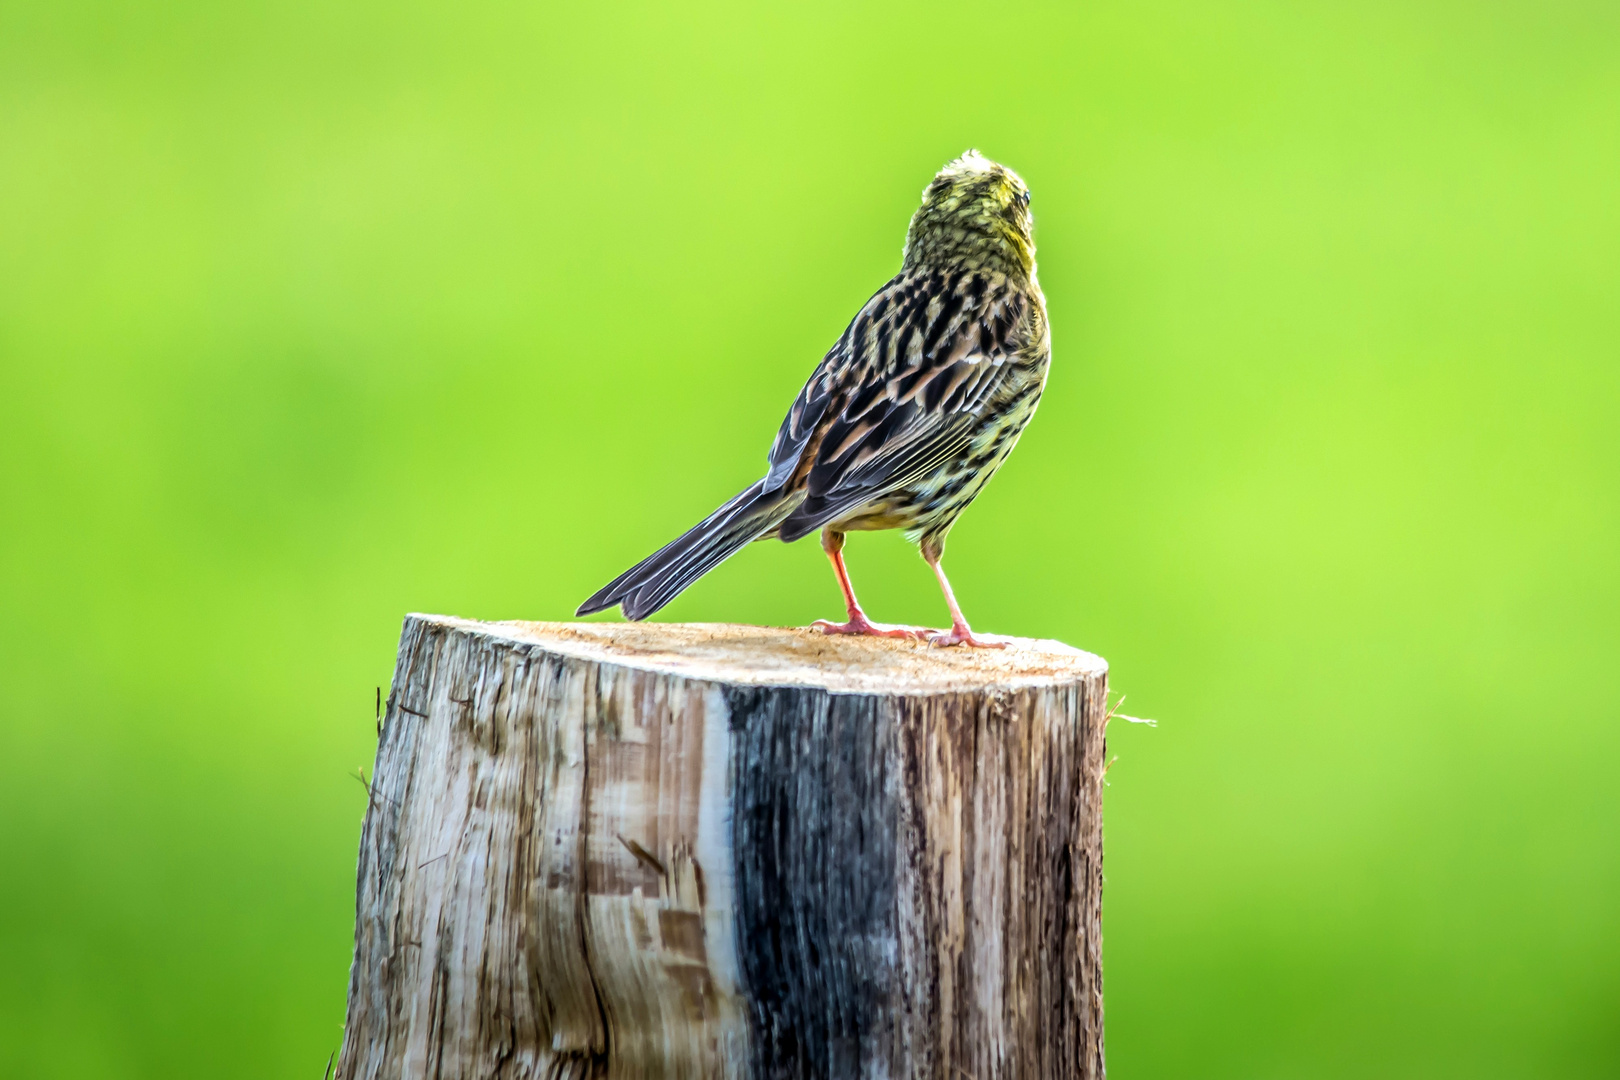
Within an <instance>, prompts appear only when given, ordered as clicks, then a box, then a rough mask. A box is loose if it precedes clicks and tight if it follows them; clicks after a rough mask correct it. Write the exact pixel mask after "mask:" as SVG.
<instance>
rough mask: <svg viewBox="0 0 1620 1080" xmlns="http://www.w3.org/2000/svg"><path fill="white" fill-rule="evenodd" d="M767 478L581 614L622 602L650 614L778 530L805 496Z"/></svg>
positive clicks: (619, 580) (640, 615)
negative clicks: (772, 486) (769, 484)
mask: <svg viewBox="0 0 1620 1080" xmlns="http://www.w3.org/2000/svg"><path fill="white" fill-rule="evenodd" d="M764 486H765V482H764V481H763V480H759V481H756V482H755V483H753V484H751V485H749V486H748V487H746V488H744V489H743V490H742V491H740V492H738V493H737V495H736V496H735V497H734V498H732V499H731V500H730V501H728V502H727V503H726V504H725V505H724V506H722V507H720V509H718V510H716V511H715V512H714V513H712V514H710V515H709V516H708V517H706V518H704V519H703V520H702V521H700V522H698V523H697V524H696V525H694V526H692V528H690V529H688V530H687V531H686V532H685V533H683V534H682V535H681V536H679V537H677V538H676V539H674V540H672V541H670V542H669V543H668V544H665V545H664V546H663V547H662V548H659V549H658V550H657V551H655V552H653V553H652V554H651V555H649V556H647V557H646V558H645V559H643V560H641V562H639V563H637V564H636V565H634V566H632V567H631V568H630V569H628V570H626V571H625V572H624V573H622V574H620V575H619V576H618V577H616V578H614V579H613V580H612V581H610V582H608V583H607V584H606V585H604V586H603V587H602V589H601V590H600V591H599V592H598V593H597V594H596V595H595V596H592V597H591V598H590V599H589V600H587V601H585V602H584V603H583V604H581V605H579V610H578V611H577V612H575V614H576V615H589V614H591V613H592V612H594V611H605V610H607V609H608V608H610V607H612V606H614V605H615V604H617V605H618V606H619V607H620V608H621V609H622V610H623V611H624V617H625V618H627V619H631V620H640V619H645V618H646V617H647V616H649V615H651V614H652V613H653V612H655V611H657V610H658V609H659V608H661V607H663V606H664V605H665V604H667V603H669V602H670V601H671V600H673V599H675V597H676V596H678V595H680V593H681V591H682V590H684V589H685V588H686V587H687V586H688V585H690V584H692V583H693V582H694V581H696V580H697V579H698V578H700V577H702V576H703V575H704V574H707V573H708V572H709V571H710V570H713V569H714V568H715V567H716V566H719V565H720V564H721V563H722V562H725V561H726V560H727V559H729V558H730V557H731V556H733V555H735V554H736V553H737V552H739V551H741V550H742V549H743V548H744V547H746V546H747V545H748V544H749V543H750V542H752V541H754V540H757V539H759V538H760V537H761V536H763V535H764V534H765V533H768V532H770V531H771V530H772V529H774V528H775V527H776V526H777V525H778V524H779V523H780V522H781V520H782V519H783V518H785V517H787V516H788V515H789V514H790V513H792V512H793V510H794V508H795V507H796V506H797V505H798V504H799V502H800V501H801V499H802V495H797V494H788V493H785V492H782V491H780V490H778V491H772V492H766V491H764Z"/></svg>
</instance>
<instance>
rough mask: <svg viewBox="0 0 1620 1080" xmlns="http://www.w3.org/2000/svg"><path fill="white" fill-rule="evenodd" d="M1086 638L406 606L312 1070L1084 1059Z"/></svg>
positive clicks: (1075, 1064) (846, 1072)
mask: <svg viewBox="0 0 1620 1080" xmlns="http://www.w3.org/2000/svg"><path fill="white" fill-rule="evenodd" d="M1106 683H1107V667H1106V665H1105V664H1104V663H1103V661H1102V660H1100V659H1098V658H1097V657H1095V656H1092V655H1090V654H1087V653H1082V652H1079V651H1077V650H1074V649H1071V648H1069V647H1068V646H1065V645H1061V644H1058V643H1056V642H1050V641H1017V642H1015V643H1014V646H1013V647H1012V648H1008V649H1005V650H998V651H990V650H971V649H961V648H956V649H938V648H929V647H927V646H925V645H921V644H918V643H915V642H906V641H892V640H887V639H873V638H829V637H823V636H821V635H819V634H817V633H814V632H810V631H806V630H786V629H766V628H762V627H753V626H727V625H693V624H688V625H677V624H667V623H665V624H645V623H644V624H622V623H571V624H562V623H474V622H466V621H463V620H460V619H451V618H441V617H435V616H427V615H412V616H410V617H408V618H407V619H406V620H405V629H404V633H403V634H402V635H401V638H400V647H399V661H398V666H397V667H396V668H395V671H394V683H393V692H392V693H391V694H390V695H389V699H388V712H387V716H386V722H385V726H384V728H383V730H382V738H381V742H380V744H379V746H378V749H377V764H376V773H375V776H374V778H373V780H372V783H371V788H370V793H371V803H370V807H369V809H368V810H367V812H366V818H365V826H364V829H363V832H362V834H361V843H360V869H359V896H358V901H357V917H356V926H355V951H354V966H353V969H352V972H351V975H350V981H349V1012H348V1024H347V1029H346V1031H345V1034H344V1042H343V1050H342V1054H341V1057H340V1060H339V1065H338V1070H337V1075H338V1076H339V1077H342V1078H344V1080H361V1078H364V1080H373V1078H389V1080H394V1078H406V1080H415V1078H419V1077H435V1078H443V1080H452V1078H466V1080H474V1078H476V1080H485V1078H495V1077H499V1078H520V1077H521V1078H530V1077H533V1078H541V1077H545V1078H563V1077H568V1078H581V1080H583V1078H586V1077H593V1078H594V1077H611V1078H615V1080H618V1078H655V1077H656V1078H662V1077H670V1078H693V1080H698V1078H703V1080H707V1078H717V1080H718V1078H725V1080H778V1078H780V1080H789V1078H791V1080H801V1078H815V1080H823V1078H824V1080H878V1078H892V1080H900V1078H906V1080H911V1078H928V1080H1078V1078H1086V1080H1093V1078H1098V1080H1100V1078H1101V1077H1102V1076H1103V1037H1102V967H1101V954H1100V946H1101V941H1100V931H1101V906H1102V819H1101V797H1102V788H1101V781H1102V771H1103V724H1104V715H1105V704H1104V695H1105V687H1106Z"/></svg>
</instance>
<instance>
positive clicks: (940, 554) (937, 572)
mask: <svg viewBox="0 0 1620 1080" xmlns="http://www.w3.org/2000/svg"><path fill="white" fill-rule="evenodd" d="M944 555H945V550H944V546H943V545H942V544H939V543H937V542H932V541H928V540H925V541H923V545H922V557H923V558H924V559H925V560H927V562H928V565H929V566H931V567H933V568H934V576H935V577H936V578H938V579H939V591H940V592H942V593H944V594H945V603H946V605H947V606H948V607H949V608H950V609H951V628H950V629H949V630H939V631H936V632H934V633H931V634H929V635H928V636H927V638H926V640H927V642H928V643H929V644H930V645H971V646H973V647H974V648H978V649H1005V648H1006V647H1007V643H1006V642H1005V641H1000V640H998V639H996V638H993V637H989V636H986V635H980V634H975V633H974V632H973V628H972V627H971V626H969V625H968V621H967V616H965V615H963V614H962V608H961V607H960V606H959V605H958V604H957V602H956V594H955V593H953V592H952V591H951V581H950V579H949V578H947V577H946V576H945V567H944V566H942V565H941V561H942V560H943V558H944Z"/></svg>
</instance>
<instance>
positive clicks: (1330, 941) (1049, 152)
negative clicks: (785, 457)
mask: <svg viewBox="0 0 1620 1080" xmlns="http://www.w3.org/2000/svg"><path fill="white" fill-rule="evenodd" d="M970 145H971V146H978V147H979V148H981V149H982V150H984V151H985V152H986V153H987V154H990V155H992V156H994V157H997V158H1000V159H1002V160H1004V161H1006V162H1008V163H1009V164H1011V165H1012V166H1014V167H1015V168H1017V169H1018V170H1020V171H1021V172H1022V173H1023V175H1024V176H1025V177H1026V178H1027V179H1028V180H1029V182H1030V184H1031V186H1032V188H1033V189H1034V192H1035V204H1034V209H1035V212H1036V219H1037V230H1038V240H1039V243H1040V245H1041V247H1040V255H1041V268H1042V282H1043V284H1044V285H1045V288H1046V291H1047V295H1048V297H1049V300H1050V304H1051V313H1052V321H1053V326H1054V346H1055V360H1054V366H1053V372H1052V377H1051V383H1050V386H1049V389H1048V393H1047V397H1046V400H1045V402H1044V403H1043V405H1042V409H1041V414H1040V415H1039V416H1038V417H1037V418H1036V420H1035V422H1034V424H1033V426H1032V427H1031V428H1030V431H1029V433H1028V434H1027V435H1026V437H1025V439H1024V442H1023V445H1022V447H1021V448H1020V449H1019V451H1018V452H1017V453H1016V454H1015V455H1014V456H1013V458H1012V460H1011V463H1010V464H1009V466H1008V467H1007V469H1006V470H1004V472H1003V474H1002V475H1001V476H1000V477H999V478H998V479H997V481H996V483H995V484H993V485H992V486H991V488H990V489H989V491H988V493H987V494H986V495H985V497H984V498H982V499H981V500H980V501H979V502H978V504H977V505H976V506H975V507H974V508H973V509H972V510H971V511H969V513H968V514H967V515H966V516H965V517H964V518H963V520H962V523H961V524H960V525H959V527H958V528H957V530H956V532H955V534H954V536H953V543H952V547H951V550H950V556H949V558H948V560H947V564H948V565H949V567H950V569H951V571H952V575H953V580H954V582H955V584H956V588H957V592H958V594H959V595H960V596H961V597H962V600H963V603H964V605H965V606H966V609H967V611H968V613H969V614H970V615H971V616H972V617H973V619H974V623H975V625H976V626H978V627H980V628H982V629H985V630H989V631H993V632H1000V633H1021V634H1028V635H1042V636H1054V637H1060V638H1063V639H1064V640H1067V641H1070V642H1073V643H1075V644H1077V645H1080V646H1083V647H1085V648H1088V649H1091V650H1093V651H1096V652H1099V653H1101V654H1103V655H1105V656H1107V657H1108V658H1109V660H1110V661H1111V662H1112V664H1113V675H1114V684H1115V686H1116V687H1118V688H1122V689H1125V690H1128V691H1130V695H1131V696H1130V705H1129V709H1130V711H1132V712H1135V713H1138V714H1143V715H1148V716H1154V717H1157V718H1159V719H1160V720H1161V721H1162V723H1161V726H1160V727H1159V728H1158V729H1157V730H1151V731H1150V730H1145V729H1138V728H1126V729H1125V730H1118V729H1116V730H1115V731H1114V732H1113V733H1112V734H1113V735H1114V738H1113V739H1112V743H1113V746H1112V750H1114V751H1115V752H1118V753H1119V754H1120V761H1119V763H1118V764H1117V765H1116V766H1115V768H1114V769H1113V771H1112V772H1111V773H1110V775H1109V780H1110V785H1111V786H1110V788H1109V790H1108V800H1109V802H1108V815H1107V822H1108V859H1109V862H1108V870H1109V878H1108V882H1109V884H1108V892H1107V923H1106V940H1107V965H1108V968H1107V970H1108V975H1107V979H1108V1010H1109V1012H1108V1022H1109V1031H1108V1036H1109V1039H1108V1041H1109V1051H1110V1055H1109V1056H1110V1064H1111V1066H1112V1068H1113V1071H1114V1072H1115V1074H1116V1075H1118V1076H1122V1077H1130V1078H1133V1080H1147V1078H1150V1077H1166V1078H1171V1077H1174V1078H1180V1077H1189V1076H1197V1077H1205V1078H1221V1077H1232V1078H1245V1080H1249V1078H1267V1077H1278V1078H1281V1077H1303V1076H1309V1077H1329V1078H1331V1077H1346V1078H1348V1077H1358V1078H1359V1077H1365V1076H1371V1075H1376V1076H1386V1077H1414V1078H1416V1077H1423V1078H1434V1077H1448V1076H1456V1077H1464V1076H1466V1077H1470V1078H1478V1077H1527V1076H1547V1077H1555V1076H1556V1077H1600V1076H1601V1077H1612V1076H1614V1075H1616V1074H1617V1073H1620V918H1617V912H1620V844H1617V843H1616V837H1617V836H1620V775H1617V774H1620V725H1617V720H1620V708H1617V703H1620V690H1617V688H1616V680H1615V678H1614V675H1613V673H1614V671H1615V668H1613V667H1611V666H1610V665H1612V664H1614V663H1615V660H1614V657H1615V654H1616V652H1617V650H1620V557H1617V553H1620V513H1617V510H1620V434H1617V433H1620V364H1617V357H1620V352H1617V350H1620V305H1617V302H1616V297H1617V295H1620V199H1616V197H1615V177H1616V175H1617V174H1620V9H1616V8H1615V7H1614V6H1613V5H1612V4H1600V3H1587V4H1580V3H1551V4H1547V3H1542V4H1532V3H1510V2H1494V3H1486V4H1463V3H1383V2H1379V3H1362V4H1355V5H1327V4H1304V5H1300V4H1285V3H1280V2H1272V3H1263V2H1262V3H1237V4H1209V3H1191V2H1172V0H1163V2H1150V3H1147V4H1117V5H1069V4H1052V5H1050V6H1044V7H1042V6H1032V5H1021V4H1008V5H1000V6H991V7H986V6H985V5H982V4H954V3H930V4H916V5H911V6H901V5H887V6H883V7H869V6H866V5H857V4H844V5H835V4H827V3H824V4H818V5H813V6H807V7H803V8H802V9H800V10H791V9H789V8H787V7H764V6H748V5H732V6H727V5H720V4H709V5H688V6H685V7H684V8H680V9H678V10H677V9H674V8H666V7H663V6H659V5H645V6H639V7H638V6H631V5H567V6H562V5H535V4H517V3H505V4H503V3H475V4H471V5H444V4H440V5H431V4H421V3H405V4H382V3H356V2H352V0H351V2H339V3H337V4H330V3H310V2H307V0H292V2H289V3H279V4H268V3H263V2H261V0H246V2H243V3H237V4H203V3H195V2H190V3H188V2H175V3H168V4H163V5H150V4H135V3H129V2H121V0H102V2H86V0H48V2H45V0H8V2H7V3H4V4H3V5H0V615H3V618H0V867H3V870H0V1074H3V1075H5V1076H8V1077H9V1076H16V1077H30V1078H55V1077H107V1078H115V1077H158V1076H162V1077H166V1078H167V1077H184V1076H196V1077H216V1076H233V1077H244V1078H253V1077H283V1076H304V1077H314V1076H315V1075H316V1074H317V1072H318V1070H319V1069H320V1068H321V1067H322V1066H323V1065H324V1064H325V1062H326V1059H327V1055H328V1054H329V1053H330V1052H331V1050H332V1049H333V1048H334V1047H335V1046H336V1045H337V1043H338V1041H339V1038H340V1024H341V1021H342V1017H343V995H344V991H345V988H346V982H347V966H348V961H349V953H350V948H351V941H352V936H351V935H352V917H353V891H352V890H353V869H354V853H355V844H356V837H357V830H358V826H359V819H360V813H361V810H362V808H363V799H364V795H363V792H362V791H361V788H360V785H359V784H358V783H356V782H355V780H354V779H352V773H353V772H354V771H355V769H356V767H357V766H359V765H360V764H362V763H366V764H367V766H368V768H369V762H370V759H371V754H372V750H373V735H374V721H373V717H372V704H373V695H374V692H375V691H374V688H375V687H376V685H377V684H378V683H386V681H387V679H388V677H389V673H390V670H391V664H392V658H393V647H394V643H395V636H396V634H397V631H398V626H399V621H400V617H401V615H402V614H404V613H405V612H406V611H412V610H417V611H437V612H450V613H455V614H460V615H465V616H475V617H487V618H541V619H556V618H566V617H568V616H569V614H570V612H571V611H572V610H573V607H574V605H575V604H577V603H578V602H579V601H580V600H581V599H583V598H584V597H585V596H586V595H588V594H589V593H590V592H591V591H592V590H594V589H595V588H596V587H597V586H599V585H601V584H602V583H603V582H604V581H606V580H607V579H608V578H609V577H611V576H612V575H614V574H616V573H617V572H618V571H620V570H621V569H623V568H624V567H625V566H626V565H628V564H629V563H630V562H632V561H633V560H635V559H637V558H639V557H640V556H642V555H644V554H646V553H647V552H648V551H649V550H651V549H652V548H653V547H655V546H657V545H658V544H660V543H662V542H663V541H665V540H667V539H669V538H670V537H671V536H673V535H674V534H675V533H676V532H678V531H679V530H681V529H682V528H684V527H686V526H687V525H689V524H691V523H692V522H693V521H695V520H697V519H698V518H699V517H701V516H702V515H703V514H705V513H707V512H708V511H709V510H710V509H711V508H712V507H713V506H714V505H716V504H717V503H719V502H720V501H721V500H722V499H723V498H725V497H727V496H729V495H730V494H731V493H732V492H733V491H735V490H736V489H737V488H739V487H741V486H742V485H743V484H744V483H746V482H747V481H748V480H749V479H751V478H753V477H754V476H755V475H757V474H758V472H759V471H760V469H761V468H762V464H763V460H764V453H765V449H766V447H767V445H768V443H769V440H770V437H771V435H772V434H773V432H774V429H775V426H776V424H777V423H778V421H779V420H780V417H781V414H782V412H783V410H784V409H785V408H786V405H787V403H788V402H789V400H790V399H791V396H792V394H793V392H794V391H795V390H796V389H797V388H798V386H799V385H800V383H801V382H802V380H803V379H804V377H805V376H806V374H807V373H808V372H809V370H810V368H811V367H812V366H813V365H814V363H815V362H816V360H817V359H819V357H820V355H821V353H822V352H823V351H824V349H825V348H826V347H827V345H828V344H830V343H831V341H832V340H833V339H834V337H835V336H836V335H837V334H838V333H839V332H840V331H841V329H842V328H843V325H844V322H845V321H846V320H847V319H848V317H849V316H850V315H851V314H852V313H853V312H854V311H855V309H856V308H857V306H858V305H859V304H860V302H861V301H862V300H864V299H865V297H866V296H867V295H868V294H869V293H870V292H871V291H873V290H874V289H875V288H876V287H877V286H878V285H879V284H881V283H882V282H883V281H884V280H885V279H886V278H887V277H888V275H889V274H891V273H892V272H893V271H894V269H895V268H896V266H897V265H898V259H899V252H900V242H901V239H902V235H903V231H904V227H905V223H906V220H907V217H908V215H909V214H910V212H911V210H912V208H913V206H914V204H915V201H916V199H917V196H918V193H919V192H920V191H921V189H922V186H923V184H924V183H925V182H926V181H927V179H928V178H929V177H930V175H931V174H932V172H933V171H934V169H936V168H937V167H938V166H939V165H940V164H941V163H943V162H944V161H945V160H946V159H948V158H950V157H952V156H954V155H955V154H957V153H959V152H961V151H962V150H963V149H964V148H966V147H968V146H970ZM850 561H851V567H852V573H853V574H854V575H855V579H856V583H857V584H858V585H859V586H861V587H862V589H863V598H864V599H865V600H866V601H867V603H868V607H869V608H870V609H871V610H872V612H873V614H874V617H877V618H884V619H889V620H896V621H901V620H904V621H927V622H932V623H936V624H937V623H939V622H940V620H941V619H942V618H943V614H944V613H943V609H942V605H941V603H940V601H939V599H938V597H937V594H936V592H935V589H934V585H933V583H932V581H931V580H930V576H929V574H928V573H927V571H926V568H925V567H924V566H923V565H922V563H921V562H920V561H919V560H918V559H917V558H916V555H915V553H914V552H913V551H912V550H911V549H909V548H907V547H906V546H905V545H904V544H903V543H901V542H900V540H899V539H898V538H897V537H894V536H886V535H885V536H856V537H854V538H853V540H852V543H851V546H850ZM837 611H838V602H837V592H836V590H835V588H834V585H833V581H832V577H831V575H830V574H829V573H827V571H826V569H825V566H824V563H823V560H822V557H821V555H820V553H819V551H818V550H817V549H816V546H815V545H814V543H813V542H811V543H803V544H799V545H796V546H794V547H785V546H783V545H779V544H774V543H771V544H762V545H758V546H757V547H755V548H753V549H751V550H748V551H746V552H744V553H743V554H742V555H741V556H739V557H738V558H737V559H735V560H733V561H732V562H730V563H728V564H727V565H726V566H724V567H723V568H721V570H719V571H718V572H716V573H715V574H713V575H712V576H711V577H710V578H708V579H706V580H704V581H703V582H701V583H700V584H699V585H698V586H696V587H695V588H694V589H692V590H691V591H690V592H689V593H688V594H686V595H685V596H683V597H682V598H681V599H680V600H679V601H677V603H676V604H674V605H673V606H672V607H670V608H669V609H667V610H666V611H665V612H664V613H663V616H662V617H665V618H670V619H682V620H730V621H756V622H770V623H793V624H803V623H806V622H808V621H809V620H811V619H812V618H815V617H817V616H823V615H834V614H837ZM1605 672H1607V673H1608V674H1605ZM346 774H351V775H346Z"/></svg>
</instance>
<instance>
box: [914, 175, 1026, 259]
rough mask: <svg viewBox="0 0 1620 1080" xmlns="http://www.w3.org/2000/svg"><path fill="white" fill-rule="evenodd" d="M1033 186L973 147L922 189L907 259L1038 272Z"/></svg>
mask: <svg viewBox="0 0 1620 1080" xmlns="http://www.w3.org/2000/svg"><path fill="white" fill-rule="evenodd" d="M1033 229H1034V220H1033V219H1032V218H1031V217H1030V213H1029V188H1028V186H1027V185H1025V183H1024V180H1023V178H1022V177H1020V176H1019V175H1018V174H1017V173H1015V172H1013V171H1012V170H1011V169H1009V168H1007V166H1005V165H1000V164H997V163H996V162H994V161H991V160H990V159H989V158H987V157H985V156H984V155H983V154H981V153H979V152H978V151H977V150H969V151H968V152H967V153H965V154H963V155H962V156H961V157H959V158H957V159H956V160H955V161H953V162H951V163H950V164H949V165H946V166H945V167H944V168H943V169H941V170H940V171H939V175H937V176H935V177H934V179H933V182H932V183H930V184H929V185H928V186H927V187H926V188H924V189H923V199H922V205H921V206H920V207H918V208H917V212H916V213H915V214H913V215H912V216H911V227H910V228H909V229H907V230H906V250H905V265H906V267H907V268H911V267H915V266H923V265H928V266H938V267H965V268H973V269H987V270H999V271H1002V272H1003V273H1008V274H1014V275H1019V276H1023V277H1026V278H1028V277H1032V276H1033V275H1034V273H1035V235H1034V232H1033Z"/></svg>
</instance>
